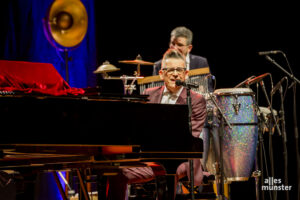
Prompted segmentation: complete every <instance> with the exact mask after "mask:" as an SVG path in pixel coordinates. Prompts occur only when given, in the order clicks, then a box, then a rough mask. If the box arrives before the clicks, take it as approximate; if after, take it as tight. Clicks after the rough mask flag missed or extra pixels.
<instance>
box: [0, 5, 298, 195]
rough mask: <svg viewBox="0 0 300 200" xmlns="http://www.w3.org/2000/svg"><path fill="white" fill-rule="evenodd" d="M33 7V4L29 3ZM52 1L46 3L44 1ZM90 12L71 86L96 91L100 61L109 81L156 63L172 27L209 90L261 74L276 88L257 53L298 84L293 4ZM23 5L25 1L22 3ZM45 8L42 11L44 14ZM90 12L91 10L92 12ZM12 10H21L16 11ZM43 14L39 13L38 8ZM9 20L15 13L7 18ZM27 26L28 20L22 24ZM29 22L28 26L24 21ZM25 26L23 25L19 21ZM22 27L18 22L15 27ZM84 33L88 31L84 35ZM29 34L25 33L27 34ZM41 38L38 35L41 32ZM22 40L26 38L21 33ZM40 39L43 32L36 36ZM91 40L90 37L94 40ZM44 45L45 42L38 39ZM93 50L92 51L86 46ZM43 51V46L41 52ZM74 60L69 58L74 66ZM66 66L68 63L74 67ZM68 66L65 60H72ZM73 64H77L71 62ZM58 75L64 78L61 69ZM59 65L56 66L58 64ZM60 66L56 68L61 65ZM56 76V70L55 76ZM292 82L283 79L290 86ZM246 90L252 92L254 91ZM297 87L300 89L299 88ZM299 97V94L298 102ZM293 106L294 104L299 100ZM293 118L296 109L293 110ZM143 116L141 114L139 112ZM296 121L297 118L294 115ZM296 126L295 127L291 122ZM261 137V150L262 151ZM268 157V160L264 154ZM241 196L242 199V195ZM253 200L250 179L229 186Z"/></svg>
mask: <svg viewBox="0 0 300 200" xmlns="http://www.w3.org/2000/svg"><path fill="white" fill-rule="evenodd" d="M5 2H7V3H5V4H4V5H5V6H3V7H2V11H3V12H2V15H3V16H2V17H1V21H2V24H3V26H4V27H5V28H4V29H3V30H2V31H1V35H2V34H3V36H1V43H0V45H1V51H0V53H1V54H0V56H1V57H0V59H9V58H8V57H7V54H9V53H7V52H6V49H5V48H4V47H5V44H6V38H7V34H9V29H10V28H11V26H8V25H7V24H8V23H7V21H9V19H10V17H11V16H12V15H13V13H9V12H8V10H6V8H7V7H6V6H8V5H10V3H11V2H14V3H15V4H14V6H16V5H17V4H18V3H17V2H18V1H13V0H12V1H5ZM28 2H30V3H36V2H35V1H28ZM49 2H51V1H49ZM83 2H84V3H85V5H88V6H89V10H91V12H92V13H89V15H90V16H89V19H90V20H92V21H91V23H90V22H89V23H90V24H89V32H88V33H89V40H88V41H85V40H86V39H85V40H84V45H86V46H85V48H83V49H81V50H79V53H78V52H77V53H76V54H75V53H74V55H71V56H74V57H75V58H76V56H77V55H79V54H80V52H84V53H85V54H87V56H86V57H85V59H90V60H88V61H86V62H81V63H80V65H81V67H85V68H86V72H87V73H84V76H87V77H83V78H82V79H83V80H84V81H83V82H82V80H81V78H80V74H79V76H78V74H76V78H74V79H72V80H73V82H72V84H71V85H72V86H75V87H88V86H95V76H94V75H93V74H92V73H91V71H93V70H95V69H96V68H97V66H99V65H100V64H102V62H104V61H106V60H108V61H110V63H112V64H114V65H116V66H117V67H119V68H121V71H120V72H116V73H115V74H113V73H112V75H122V74H126V75H132V74H133V71H134V70H135V66H133V65H126V64H119V63H118V61H119V60H128V59H130V60H131V59H132V60H133V59H135V57H136V56H137V55H138V54H140V55H141V56H142V58H143V60H146V61H151V62H154V61H157V60H159V59H161V57H162V55H163V53H164V52H165V50H166V49H167V48H168V43H169V36H170V32H171V30H172V29H173V28H175V27H176V26H186V27H188V28H190V29H191V30H192V31H193V33H194V40H193V45H194V48H193V50H192V53H193V54H197V55H201V56H204V57H206V58H207V59H208V62H209V65H210V68H211V72H212V74H213V75H215V77H216V80H217V85H216V88H217V89H218V88H232V87H234V86H235V85H237V84H238V83H240V82H241V81H243V80H245V79H246V78H248V77H250V76H252V75H255V76H258V75H261V74H263V73H267V72H269V73H271V74H272V78H273V84H274V85H275V84H276V83H277V82H278V81H279V80H280V79H281V78H282V77H283V76H285V74H284V73H283V72H282V71H281V70H280V69H278V68H277V67H276V66H275V65H273V64H271V63H270V62H269V61H267V60H266V59H265V58H264V57H263V56H259V55H258V53H257V52H258V51H268V50H282V51H283V52H284V53H285V54H286V55H287V58H288V60H289V62H290V66H291V68H292V70H293V72H294V75H295V76H296V77H297V78H298V79H299V78H300V70H299V66H300V59H299V35H300V31H299V27H298V25H299V18H300V16H299V12H297V11H296V10H295V8H296V5H288V4H287V3H286V4H282V3H281V4H277V5H274V3H273V4H272V5H263V4H262V3H257V4H255V5H254V4H252V5H251V4H244V5H239V4H233V3H232V4H228V3H226V4H225V3H224V4H223V5H222V4H219V3H215V5H204V4H202V2H198V3H196V2H195V1H184V2H181V3H176V2H172V1H170V2H169V5H167V4H166V3H167V2H164V3H163V4H162V3H161V2H154V1H143V2H142V1H140V2H131V1H130V2H129V1H123V2H117V1H111V2H106V1H105V2H104V1H97V0H96V1H95V2H94V3H91V2H92V1H83ZM23 3H24V2H23ZM25 4H26V3H25ZM47 5H49V3H48V4H46V5H45V4H44V5H43V6H44V7H47ZM91 5H94V7H93V8H92V7H91ZM18 9H22V8H20V7H18ZM44 10H46V9H44ZM14 14H16V13H14ZM27 20H28V19H27ZM30 20H33V19H30ZM24 23H25V22H24ZM21 24H22V23H21ZM91 26H92V27H93V28H91ZM27 28H28V30H29V31H30V28H31V27H27ZM40 31H41V30H40ZM27 34H28V32H27ZM41 34H42V33H41ZM93 34H95V37H94V36H93ZM44 40H45V38H44ZM93 45H94V46H95V49H94V47H93V48H92V49H93V51H92V52H91V51H90V50H91V46H93ZM48 48H50V47H48ZM271 56H272V58H273V59H275V60H276V61H277V62H278V63H279V64H280V65H281V66H282V67H283V68H285V69H286V70H287V71H289V69H288V67H287V64H286V62H285V60H284V57H283V56H282V55H281V54H276V55H271ZM44 58H45V59H44V61H45V62H50V63H52V64H54V65H55V64H57V63H58V62H59V61H58V60H59V59H60V58H58V57H57V56H56V55H55V53H53V54H51V57H50V58H49V57H47V55H45V56H44ZM10 59H12V60H29V61H39V62H42V61H43V58H41V57H39V58H38V60H32V59H29V57H26V56H19V57H18V56H15V57H10ZM75 61H76V59H75ZM75 61H73V62H75ZM71 62H72V61H71ZM73 64H74V65H76V63H73ZM57 66H58V65H55V67H56V68H57V69H58V71H59V72H60V73H62V76H63V77H64V74H63V70H61V68H59V67H57ZM62 66H63V65H62ZM60 67H61V66H60ZM141 68H142V75H144V76H147V75H151V72H152V68H151V67H150V66H142V67H141ZM59 69H60V70H59ZM264 82H265V85H266V87H267V91H268V92H270V87H271V81H270V78H269V77H266V78H265V79H264ZM290 82H291V80H289V83H290ZM251 88H252V89H253V90H254V91H255V92H256V91H257V90H256V87H255V84H254V85H252V86H251ZM298 88H299V87H298ZM258 92H259V97H260V98H259V105H260V106H267V104H266V100H265V98H264V96H263V93H262V92H261V89H260V88H259V91H258ZM298 96H299V95H298ZM292 100H293V99H292V89H289V90H288V91H287V95H286V99H285V102H284V103H285V104H284V105H285V112H286V115H285V117H286V123H287V124H286V128H287V136H288V155H289V163H288V165H289V170H288V173H289V185H292V191H291V192H290V195H291V198H290V199H296V196H295V195H296V193H297V189H296V188H297V165H296V152H295V137H294V130H293V125H294V124H293V115H292V113H293V107H292ZM279 102H280V101H279V95H278V93H277V94H276V95H275V96H274V104H273V108H274V109H276V110H279V108H280V104H279ZM297 102H299V98H298V101H297ZM297 111H299V105H298V108H297ZM145 114H146V113H145ZM298 117H299V112H298ZM298 124H299V120H298ZM267 138H268V136H265V142H266V150H268V148H267V147H268V146H267V140H268V139H267ZM273 140H274V144H273V146H274V157H275V178H280V179H281V180H282V181H283V179H284V177H283V155H282V141H281V137H279V136H278V133H277V132H276V133H275V135H274V136H273ZM267 157H268V155H267ZM242 193H243V194H242ZM241 194H242V195H243V196H248V197H251V199H255V188H254V183H253V178H252V179H251V180H250V181H249V182H243V183H238V184H237V183H234V184H233V185H232V199H240V197H241V196H238V195H241ZM283 195H284V193H283V192H279V193H278V199H284V196H283Z"/></svg>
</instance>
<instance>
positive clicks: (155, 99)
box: [150, 86, 165, 103]
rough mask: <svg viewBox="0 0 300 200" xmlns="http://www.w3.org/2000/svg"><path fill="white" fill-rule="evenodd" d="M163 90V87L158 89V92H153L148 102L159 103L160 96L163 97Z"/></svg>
mask: <svg viewBox="0 0 300 200" xmlns="http://www.w3.org/2000/svg"><path fill="white" fill-rule="evenodd" d="M164 88H165V87H164V86H162V87H160V88H158V90H159V92H155V93H154V94H153V95H152V97H151V99H150V101H151V102H152V103H160V102H161V98H162V95H163V91H164Z"/></svg>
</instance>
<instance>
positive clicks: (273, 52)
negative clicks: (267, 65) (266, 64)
mask: <svg viewBox="0 0 300 200" xmlns="http://www.w3.org/2000/svg"><path fill="white" fill-rule="evenodd" d="M278 53H281V51H279V50H273V51H259V52H258V55H260V56H265V55H270V54H278Z"/></svg>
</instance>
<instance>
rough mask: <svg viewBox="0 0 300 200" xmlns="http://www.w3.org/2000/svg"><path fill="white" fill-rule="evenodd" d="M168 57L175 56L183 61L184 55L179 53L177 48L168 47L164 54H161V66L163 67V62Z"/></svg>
mask: <svg viewBox="0 0 300 200" xmlns="http://www.w3.org/2000/svg"><path fill="white" fill-rule="evenodd" d="M169 58H175V59H181V60H183V61H184V63H185V56H184V55H183V54H181V53H180V52H179V51H178V50H176V49H168V50H167V51H166V52H165V54H164V56H163V59H162V62H161V68H164V66H165V62H166V60H167V59H169Z"/></svg>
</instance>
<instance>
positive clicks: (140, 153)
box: [0, 61, 203, 199]
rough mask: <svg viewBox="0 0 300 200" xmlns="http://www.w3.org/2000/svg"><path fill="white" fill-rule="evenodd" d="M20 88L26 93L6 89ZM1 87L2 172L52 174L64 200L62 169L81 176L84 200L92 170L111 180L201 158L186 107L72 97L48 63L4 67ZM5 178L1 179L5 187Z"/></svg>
mask: <svg viewBox="0 0 300 200" xmlns="http://www.w3.org/2000/svg"><path fill="white" fill-rule="evenodd" d="M15 86H19V87H20V88H21V89H20V88H17V90H13V91H10V90H8V91H7V90H6V89H5V88H7V87H8V88H9V89H11V87H15ZM28 87H29V88H30V90H28ZM0 88H1V89H2V90H0V122H1V130H0V131H1V142H0V172H1V171H2V172H3V171H4V170H12V171H15V172H18V173H20V174H32V173H33V174H34V173H39V172H43V171H48V172H49V171H52V172H53V175H54V177H55V178H56V180H57V181H56V182H57V185H58V187H59V188H60V191H61V195H62V197H63V199H66V198H67V197H66V196H65V195H64V191H63V190H62V187H61V185H60V184H59V181H58V177H57V173H55V172H56V171H59V170H69V171H75V173H76V174H77V176H78V177H79V179H80V180H79V182H80V188H81V191H82V193H83V198H85V199H89V196H88V194H87V189H86V184H84V183H85V181H84V180H85V178H86V176H85V175H84V172H86V170H87V169H88V170H90V169H92V170H96V171H97V174H98V175H99V177H105V176H106V175H112V174H114V173H118V172H119V171H120V168H122V167H139V166H148V165H149V163H151V162H155V163H158V165H159V166H162V168H163V169H164V171H165V174H174V173H175V172H174V169H172V168H174V166H175V170H176V167H177V165H176V164H174V163H172V162H173V161H177V162H179V163H180V162H183V161H186V160H187V159H189V158H200V157H201V156H202V149H203V148H202V140H201V139H196V138H193V137H192V135H191V134H190V133H189V127H188V108H187V105H162V104H150V103H148V102H147V96H143V95H130V96H128V95H119V94H117V95H116V94H110V95H108V94H106V95H104V94H101V95H99V93H98V92H96V93H95V92H94V91H93V90H86V91H85V92H84V93H82V92H81V93H80V92H79V93H78V91H76V90H75V93H76V95H74V94H72V95H69V92H70V91H71V92H74V90H72V88H70V86H69V85H68V84H67V83H66V82H65V81H64V80H63V79H62V78H61V77H60V75H59V74H58V73H57V71H56V70H55V68H54V67H53V66H52V65H51V64H45V63H29V62H17V61H0ZM3 88H4V89H3ZM32 88H33V89H32ZM44 88H46V90H44ZM28 91H30V92H28ZM45 91H46V92H45ZM91 91H92V92H91ZM53 94H54V95H53ZM2 178H3V176H2ZM5 180H6V179H5V178H3V180H2V179H1V174H0V184H1V183H2V182H3V183H4V184H5ZM1 181H2V182H1ZM169 193H170V194H172V193H173V192H172V191H169ZM167 196H168V197H163V198H164V199H166V198H169V199H172V198H173V197H172V195H167ZM103 198H105V197H103ZM103 198H102V199H103Z"/></svg>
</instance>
